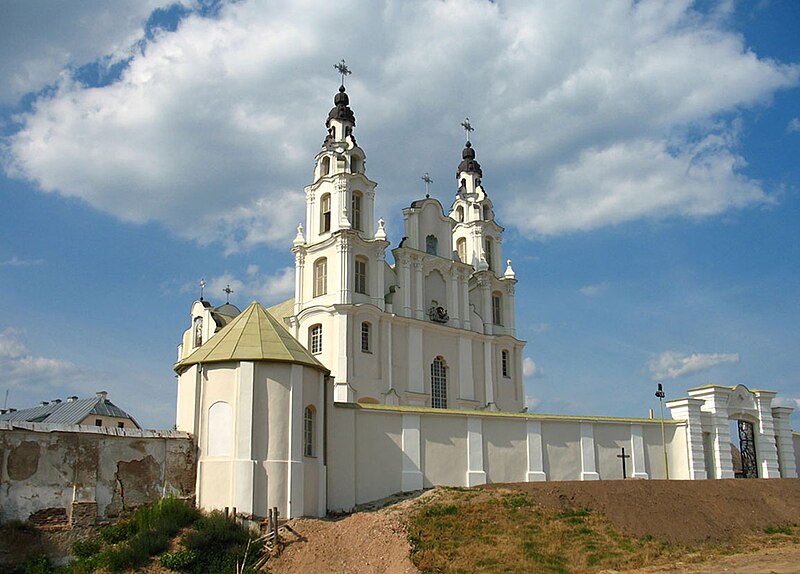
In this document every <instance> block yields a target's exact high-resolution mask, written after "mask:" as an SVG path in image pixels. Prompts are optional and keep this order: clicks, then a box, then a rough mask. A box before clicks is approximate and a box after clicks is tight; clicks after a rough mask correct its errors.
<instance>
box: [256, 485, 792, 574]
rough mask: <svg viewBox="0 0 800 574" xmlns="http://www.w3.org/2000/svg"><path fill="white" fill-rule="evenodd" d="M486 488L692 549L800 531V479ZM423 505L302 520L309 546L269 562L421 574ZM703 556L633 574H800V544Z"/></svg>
mask: <svg viewBox="0 0 800 574" xmlns="http://www.w3.org/2000/svg"><path fill="white" fill-rule="evenodd" d="M483 488H489V489H491V488H510V489H515V490H521V491H524V492H526V493H528V494H529V495H530V496H531V497H533V498H534V499H535V500H536V501H537V502H539V503H540V504H542V505H546V506H553V507H556V508H562V509H566V508H589V509H592V510H596V511H599V512H602V513H604V514H606V515H607V516H608V518H609V520H610V521H611V522H612V523H613V524H614V525H615V526H616V527H617V528H619V529H620V530H622V531H623V532H626V533H628V534H632V535H635V536H645V535H650V536H653V537H655V538H658V539H661V540H665V541H668V542H675V543H684V544H698V543H705V542H717V541H730V540H733V539H735V538H736V537H737V536H738V535H740V534H744V533H748V532H760V531H762V530H763V528H765V527H766V526H772V525H780V524H797V523H800V479H782V480H775V479H773V480H709V481H643V480H628V481H602V482H545V483H515V484H502V485H499V484H497V485H487V486H485V487H483ZM432 494H433V493H432V492H427V493H425V494H422V495H421V496H422V497H427V496H430V495H432ZM415 503H416V501H415V500H414V499H410V500H406V501H404V502H401V503H399V504H395V505H392V506H388V507H386V508H382V509H379V510H373V511H369V512H357V513H354V514H352V515H350V516H348V517H346V518H343V519H340V520H313V519H301V520H294V521H292V523H291V524H292V526H293V527H294V528H295V530H297V531H298V533H300V534H301V535H302V536H303V537H304V538H305V540H300V539H295V541H293V542H291V543H290V544H288V545H287V547H286V549H285V550H284V552H283V554H282V555H281V557H280V558H278V559H277V560H274V561H270V566H271V571H272V572H274V573H275V574H284V573H295V572H298V573H299V572H303V573H308V574H314V573H323V572H324V573H328V572H331V573H354V574H368V573H369V574H371V573H376V574H378V573H380V574H411V573H416V572H418V571H417V569H416V568H415V567H414V565H413V564H412V562H411V560H410V558H409V551H410V545H409V543H408V540H407V538H406V531H405V528H404V526H403V522H402V516H403V513H404V512H405V510H406V509H407V508H408V507H409V506H411V505H413V504H415ZM375 506H376V507H377V506H380V505H375ZM702 558H703V557H702V556H694V557H691V559H690V560H688V561H687V562H678V563H674V564H670V565H663V566H658V567H650V568H648V569H642V570H637V571H635V572H634V571H631V572H630V573H626V574H649V573H663V572H671V573H676V574H677V573H685V574H690V573H691V574H699V573H701V572H706V573H715V574H716V573H720V574H721V573H723V572H725V573H735V572H741V573H749V574H756V573H764V574H767V573H770V572H774V573H781V574H790V573H800V547H798V546H796V545H794V546H792V545H790V546H788V547H781V548H764V549H761V550H759V551H756V552H750V553H748V554H743V555H740V556H727V557H724V558H719V559H715V560H714V561H713V562H712V563H708V562H704V563H699V564H698V563H697V562H698V561H699V560H702Z"/></svg>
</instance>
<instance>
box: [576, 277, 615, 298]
mask: <svg viewBox="0 0 800 574" xmlns="http://www.w3.org/2000/svg"><path fill="white" fill-rule="evenodd" d="M608 286H609V284H608V282H605V281H604V282H603V283H597V284H595V285H586V286H585V287H581V288H580V289H578V292H580V293H581V294H582V295H586V296H587V297H596V296H597V295H600V293H602V292H604V291H605V290H606V289H608Z"/></svg>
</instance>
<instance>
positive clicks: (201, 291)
mask: <svg viewBox="0 0 800 574" xmlns="http://www.w3.org/2000/svg"><path fill="white" fill-rule="evenodd" d="M205 288H206V280H205V279H203V278H201V279H200V300H201V301H202V300H203V290H204V289H205Z"/></svg>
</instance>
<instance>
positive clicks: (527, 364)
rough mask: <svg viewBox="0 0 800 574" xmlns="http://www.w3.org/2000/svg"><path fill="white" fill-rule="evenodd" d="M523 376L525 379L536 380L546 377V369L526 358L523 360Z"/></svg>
mask: <svg viewBox="0 0 800 574" xmlns="http://www.w3.org/2000/svg"><path fill="white" fill-rule="evenodd" d="M522 374H523V376H524V377H525V378H531V379H535V378H538V377H542V376H544V369H542V367H540V366H539V365H537V364H536V361H534V360H533V359H531V358H530V357H525V358H524V359H523V360H522Z"/></svg>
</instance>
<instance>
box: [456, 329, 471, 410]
mask: <svg viewBox="0 0 800 574" xmlns="http://www.w3.org/2000/svg"><path fill="white" fill-rule="evenodd" d="M458 396H459V398H462V399H466V400H468V401H474V400H475V379H474V377H473V375H472V339H470V338H469V337H459V338H458Z"/></svg>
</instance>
